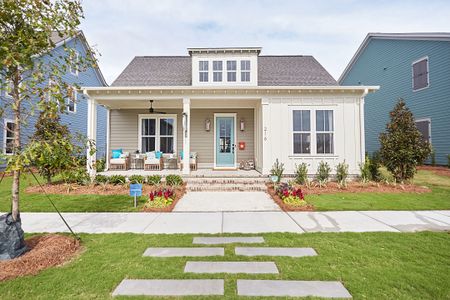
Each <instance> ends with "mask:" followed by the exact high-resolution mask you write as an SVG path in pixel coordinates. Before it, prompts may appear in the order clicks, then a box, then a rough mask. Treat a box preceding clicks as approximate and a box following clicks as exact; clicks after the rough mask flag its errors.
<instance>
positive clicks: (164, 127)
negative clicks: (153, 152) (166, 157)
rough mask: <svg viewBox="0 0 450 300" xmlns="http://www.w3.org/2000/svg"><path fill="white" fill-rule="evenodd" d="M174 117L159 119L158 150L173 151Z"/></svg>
mask: <svg viewBox="0 0 450 300" xmlns="http://www.w3.org/2000/svg"><path fill="white" fill-rule="evenodd" d="M174 123H175V121H174V119H173V118H160V119H159V151H161V152H163V153H174V152H175V151H174V147H173V145H174V139H175V136H174V128H173V127H174Z"/></svg>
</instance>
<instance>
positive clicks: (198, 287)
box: [112, 279, 224, 296]
mask: <svg viewBox="0 0 450 300" xmlns="http://www.w3.org/2000/svg"><path fill="white" fill-rule="evenodd" d="M223 294H224V280H223V279H202V280H198V279H183V280H169V279H165V280H145V279H124V280H122V282H121V283H120V284H119V285H118V286H117V288H116V289H115V290H114V292H113V293H112V295H113V296H209V295H223Z"/></svg>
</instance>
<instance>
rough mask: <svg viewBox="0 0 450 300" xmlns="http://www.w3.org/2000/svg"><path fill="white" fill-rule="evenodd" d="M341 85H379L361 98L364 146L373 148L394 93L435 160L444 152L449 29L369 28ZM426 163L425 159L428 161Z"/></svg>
mask: <svg viewBox="0 0 450 300" xmlns="http://www.w3.org/2000/svg"><path fill="white" fill-rule="evenodd" d="M339 83H340V84H341V85H344V86H345V85H370V84H375V85H379V86H380V87H381V88H380V90H379V91H378V92H376V93H374V94H370V95H368V96H367V97H366V109H365V112H366V115H365V129H366V133H365V135H366V145H367V150H368V151H369V152H373V151H376V150H378V149H379V147H380V145H379V139H378V137H379V134H380V133H381V132H383V131H384V130H385V128H386V123H388V122H389V112H390V111H391V110H392V109H393V108H394V105H395V103H396V102H397V100H398V99H399V98H403V99H404V100H405V101H406V105H407V106H408V107H409V109H411V111H412V113H413V114H414V116H415V118H416V125H417V128H418V129H419V130H420V132H421V133H422V136H423V138H424V139H425V140H427V141H429V142H430V143H431V145H432V146H433V149H434V151H435V155H436V163H437V164H440V165H446V164H447V155H449V154H450V33H369V34H368V35H367V36H366V38H365V39H364V41H363V42H362V44H361V46H360V47H359V49H358V50H357V52H356V53H355V55H354V56H353V58H352V59H351V61H350V63H349V64H348V66H347V67H346V68H345V70H344V72H343V74H342V75H341V77H340V79H339ZM429 162H431V161H429Z"/></svg>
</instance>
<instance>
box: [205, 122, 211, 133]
mask: <svg viewBox="0 0 450 300" xmlns="http://www.w3.org/2000/svg"><path fill="white" fill-rule="evenodd" d="M205 130H206V131H210V130H211V120H210V119H206V120H205Z"/></svg>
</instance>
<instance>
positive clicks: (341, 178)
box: [336, 160, 348, 187]
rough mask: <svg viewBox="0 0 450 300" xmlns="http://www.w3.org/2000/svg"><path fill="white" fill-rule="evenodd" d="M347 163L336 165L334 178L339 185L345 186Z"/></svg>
mask: <svg viewBox="0 0 450 300" xmlns="http://www.w3.org/2000/svg"><path fill="white" fill-rule="evenodd" d="M347 177H348V164H346V163H345V160H344V162H341V163H338V164H337V165H336V180H337V182H338V184H339V185H340V186H343V187H346V186H347Z"/></svg>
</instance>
